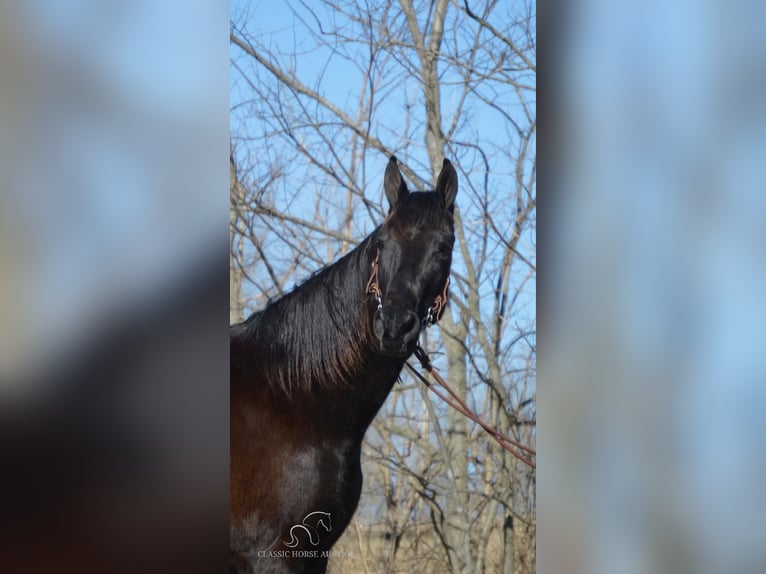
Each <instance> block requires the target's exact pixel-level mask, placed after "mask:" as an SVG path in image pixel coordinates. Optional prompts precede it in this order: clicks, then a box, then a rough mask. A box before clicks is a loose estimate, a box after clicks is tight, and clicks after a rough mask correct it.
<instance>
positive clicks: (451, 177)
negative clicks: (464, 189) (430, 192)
mask: <svg viewBox="0 0 766 574" xmlns="http://www.w3.org/2000/svg"><path fill="white" fill-rule="evenodd" d="M436 193H438V194H439V195H441V197H442V200H443V201H444V207H446V208H447V209H449V210H450V211H452V210H453V208H454V207H455V196H456V195H457V172H456V171H455V168H454V166H453V165H452V163H451V162H450V160H448V159H445V160H444V164H443V165H442V171H441V173H440V174H439V178H438V179H437V180H436Z"/></svg>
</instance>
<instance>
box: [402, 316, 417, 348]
mask: <svg viewBox="0 0 766 574" xmlns="http://www.w3.org/2000/svg"><path fill="white" fill-rule="evenodd" d="M402 331H403V332H404V335H403V336H402V339H403V340H404V342H405V343H409V342H410V341H412V340H413V339H415V338H416V337H417V336H418V333H420V319H419V318H418V315H417V313H414V312H413V311H407V315H406V318H405V319H404V322H403V323H402Z"/></svg>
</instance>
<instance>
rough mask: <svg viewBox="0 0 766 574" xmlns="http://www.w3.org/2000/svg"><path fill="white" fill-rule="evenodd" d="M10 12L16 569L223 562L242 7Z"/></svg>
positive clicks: (4, 526)
mask: <svg viewBox="0 0 766 574" xmlns="http://www.w3.org/2000/svg"><path fill="white" fill-rule="evenodd" d="M226 8H227V6H226V5H225V4H224V5H220V4H219V3H218V4H217V3H210V2H205V3H200V2H173V1H171V2H161V3H157V2H149V1H137V2H119V1H106V2H105V1H92V0H79V1H64V2H48V1H36V0H33V1H31V2H22V3H3V4H2V5H1V6H0V66H1V68H0V70H1V74H2V81H0V134H1V135H0V146H2V152H0V158H2V159H0V181H1V182H2V183H0V237H1V238H2V239H1V240H0V461H2V462H0V465H2V471H1V472H0V531H2V536H1V537H0V570H2V571H3V572H51V571H58V572H88V571H100V572H122V571H125V572H152V571H168V570H176V571H193V570H194V569H201V570H202V571H211V570H213V571H215V570H217V569H218V567H220V569H224V568H226V564H227V561H228V555H227V554H228V553H227V551H226V547H227V543H228V516H227V514H228V513H227V501H228V496H227V494H228V492H227V487H228V478H227V472H226V469H227V467H228V454H227V453H228V390H227V389H228V385H227V381H228V344H227V334H226V330H227V321H226V313H227V311H228V305H227V290H228V269H227V256H226V254H227V244H228V243H227V238H226V237H227V236H226V228H227V221H228V147H229V146H228V138H227V135H228V92H229V90H228V84H227V81H226V78H227V71H228V53H227V46H228V39H227V30H228V14H227V10H226Z"/></svg>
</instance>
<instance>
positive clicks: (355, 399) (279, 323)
mask: <svg viewBox="0 0 766 574" xmlns="http://www.w3.org/2000/svg"><path fill="white" fill-rule="evenodd" d="M369 261H370V239H369V238H368V239H366V240H365V241H363V242H362V243H361V244H360V245H359V246H357V247H356V248H355V249H353V250H352V251H351V252H350V253H348V254H347V255H346V256H344V257H343V258H342V259H340V260H339V261H337V262H336V263H334V264H333V265H330V266H329V267H327V268H325V269H323V270H322V271H320V272H319V273H317V274H316V275H314V276H313V277H311V278H309V279H308V280H307V281H306V282H305V283H304V284H303V285H301V286H300V287H298V288H297V289H295V290H294V291H293V292H291V293H289V294H288V295H286V296H284V297H283V298H281V299H279V300H277V301H275V302H274V303H273V304H271V305H270V306H268V307H267V308H266V309H264V310H263V311H262V312H261V313H259V314H258V315H257V316H255V317H252V318H251V319H249V320H248V323H249V326H248V327H247V328H246V329H245V334H244V335H243V336H242V337H241V338H240V336H239V335H235V344H234V349H235V354H236V355H237V357H235V358H238V357H241V356H246V357H247V358H246V359H245V360H246V361H247V362H248V363H249V364H250V365H251V366H252V368H253V369H254V371H253V372H255V373H260V376H259V377H257V378H258V380H262V381H265V384H264V385H263V386H260V385H259V387H260V388H261V389H262V392H264V393H269V394H272V395H273V396H274V398H275V399H276V400H283V399H284V398H287V397H289V399H290V400H292V401H293V403H294V404H296V405H297V404H299V403H300V404H303V405H306V407H307V408H309V407H311V406H312V405H313V406H314V407H316V408H315V409H314V410H317V411H328V412H331V413H332V415H333V416H335V417H336V418H342V417H346V418H347V419H349V420H350V421H361V422H360V423H359V424H362V423H363V422H364V421H366V420H367V419H369V420H370V421H371V420H372V417H373V416H374V414H375V412H377V410H378V409H379V408H380V406H381V405H382V404H383V401H385V398H386V396H387V395H388V392H389V391H390V390H391V386H392V385H393V383H394V381H395V380H396V377H397V376H398V374H399V372H400V371H401V368H402V365H403V362H402V361H401V360H395V359H389V358H386V357H383V356H382V355H381V354H380V353H379V352H378V345H377V342H376V339H375V337H374V335H373V334H372V325H371V322H372V312H373V311H374V303H373V302H371V301H370V300H369V297H368V296H367V294H366V293H365V286H366V282H367V279H368V278H369V273H370V267H369ZM245 384H247V383H245ZM370 413H372V414H370ZM367 424H369V421H367ZM365 428H366V427H365Z"/></svg>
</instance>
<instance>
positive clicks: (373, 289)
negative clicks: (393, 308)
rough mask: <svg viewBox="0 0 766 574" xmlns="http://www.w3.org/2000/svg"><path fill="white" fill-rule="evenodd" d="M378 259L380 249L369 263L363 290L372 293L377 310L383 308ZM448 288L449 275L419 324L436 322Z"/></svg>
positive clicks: (444, 302) (427, 325) (425, 325)
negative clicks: (368, 276) (376, 302)
mask: <svg viewBox="0 0 766 574" xmlns="http://www.w3.org/2000/svg"><path fill="white" fill-rule="evenodd" d="M379 259H380V251H376V252H375V259H373V260H372V264H371V265H370V267H371V269H370V278H369V279H368V280H367V287H365V290H364V292H365V293H367V294H370V295H373V296H374V297H375V299H376V300H377V301H378V311H380V310H382V309H383V292H382V291H381V290H380V284H379V283H378V261H379ZM448 288H449V277H447V281H445V282H444V288H443V289H442V292H441V294H439V295H437V296H436V298H435V299H434V302H433V303H432V304H431V305H430V306H429V307H428V310H427V311H426V316H425V317H422V318H421V319H420V324H421V325H422V326H424V327H430V326H431V325H433V324H434V323H436V324H438V323H439V319H441V317H442V315H443V314H444V308H445V307H446V306H447V295H448V293H447V290H448Z"/></svg>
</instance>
